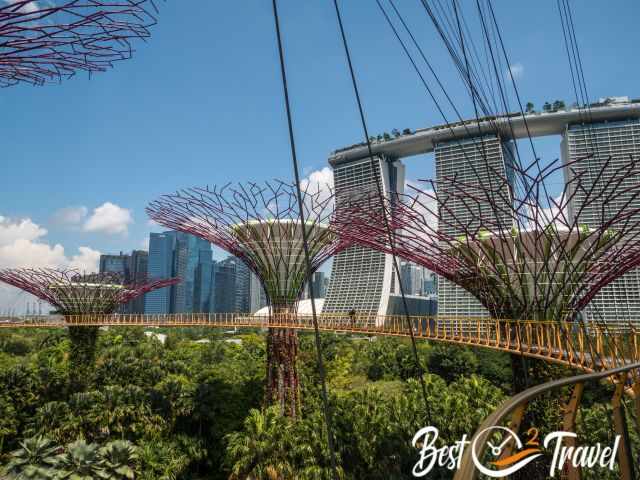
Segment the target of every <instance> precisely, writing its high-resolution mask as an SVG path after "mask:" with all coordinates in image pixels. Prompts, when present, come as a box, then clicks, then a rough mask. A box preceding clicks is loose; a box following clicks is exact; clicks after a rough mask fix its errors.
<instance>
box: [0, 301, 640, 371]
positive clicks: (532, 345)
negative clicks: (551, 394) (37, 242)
mask: <svg viewBox="0 0 640 480" xmlns="http://www.w3.org/2000/svg"><path fill="white" fill-rule="evenodd" d="M318 323H319V327H320V330H323V331H331V332H345V333H354V334H362V335H375V336H398V337H408V336H410V331H409V328H408V325H407V321H406V318H405V317H401V316H356V317H351V316H349V315H347V314H345V315H337V314H322V315H319V317H318ZM410 323H411V327H412V328H413V335H414V336H415V337H416V338H417V339H424V340H433V341H439V342H447V343H454V344H460V345H469V346H475V347H481V348H489V349H492V350H500V351H505V352H509V353H517V354H521V355H524V356H526V357H532V358H539V359H542V360H545V361H549V362H553V363H558V364H562V365H565V366H569V367H573V368H577V369H580V370H583V371H585V372H595V371H603V370H609V369H612V368H617V367H621V366H624V365H628V364H630V363H634V362H637V361H640V333H639V332H637V331H636V330H635V329H632V328H630V329H629V330H626V331H624V332H620V331H619V332H611V331H607V329H606V328H603V327H601V326H599V325H597V324H589V323H585V324H577V323H567V322H564V323H563V322H551V321H519V320H518V321H515V320H495V319H490V318H471V317H439V316H436V317H410ZM67 326H142V327H174V328H181V327H182V328H184V327H210V328H234V329H235V328H292V329H300V330H309V329H313V320H312V317H311V316H310V315H278V316H276V317H273V318H271V319H269V318H268V317H256V316H249V315H246V314H238V313H231V314H224V313H223V314H172V315H117V314H114V315H79V316H67V317H62V316H37V317H29V318H7V317H5V318H2V317H0V328H63V327H67Z"/></svg>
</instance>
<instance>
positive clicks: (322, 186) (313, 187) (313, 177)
mask: <svg viewBox="0 0 640 480" xmlns="http://www.w3.org/2000/svg"><path fill="white" fill-rule="evenodd" d="M300 188H301V189H302V191H307V192H309V193H310V194H312V195H315V194H316V193H317V192H319V193H320V194H319V195H318V201H320V202H323V201H325V200H326V199H327V198H329V197H330V196H332V195H333V170H331V168H329V167H324V168H322V169H320V170H314V171H313V172H311V173H310V174H309V175H307V177H306V178H303V179H302V180H300ZM333 207H334V202H333V199H332V201H331V202H329V203H328V204H327V213H328V212H330V211H331V210H330V209H333Z"/></svg>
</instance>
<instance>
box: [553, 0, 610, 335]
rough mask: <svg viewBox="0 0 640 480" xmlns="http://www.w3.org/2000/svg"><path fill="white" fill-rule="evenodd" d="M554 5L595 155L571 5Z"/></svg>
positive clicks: (595, 145) (591, 118)
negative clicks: (556, 8)
mask: <svg viewBox="0 0 640 480" xmlns="http://www.w3.org/2000/svg"><path fill="white" fill-rule="evenodd" d="M556 5H557V7H558V13H559V16H560V23H561V26H562V34H563V38H564V44H565V50H566V53H567V60H568V63H569V69H570V72H571V82H572V85H573V90H574V94H575V97H576V102H579V103H582V104H583V105H584V107H585V109H586V110H587V112H586V116H587V122H585V119H584V118H583V116H582V109H581V107H580V105H579V104H578V111H579V112H580V120H581V122H582V124H583V125H584V124H585V123H588V125H589V127H588V128H587V131H588V132H589V135H588V136H589V139H590V141H591V147H592V149H593V150H594V151H592V154H593V153H595V155H597V156H599V152H598V146H597V142H596V141H594V134H593V126H592V121H593V117H592V114H591V106H590V104H589V97H588V94H587V88H586V81H585V80H584V70H583V69H582V62H581V59H580V56H579V50H578V45H577V39H576V36H575V27H574V26H573V15H572V14H571V7H570V5H569V4H568V2H565V1H564V0H562V6H561V0H556ZM574 68H575V75H574ZM576 81H577V83H578V86H576ZM590 163H591V162H588V164H587V166H588V167H591V166H592V165H590ZM601 221H602V222H604V212H602V217H601ZM598 313H599V312H598ZM598 316H600V318H602V316H601V315H598ZM597 323H600V325H599V326H601V327H603V328H605V329H607V328H608V327H607V326H606V324H605V323H604V322H598V321H597Z"/></svg>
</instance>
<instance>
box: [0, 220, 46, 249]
mask: <svg viewBox="0 0 640 480" xmlns="http://www.w3.org/2000/svg"><path fill="white" fill-rule="evenodd" d="M46 234H47V231H46V230H45V229H44V228H41V227H40V226H39V225H36V224H35V223H33V222H32V221H31V219H29V218H26V219H23V220H18V221H11V220H9V219H8V218H6V217H3V216H1V215H0V247H3V246H6V245H10V244H12V243H13V242H15V241H16V240H18V239H24V240H29V241H31V240H35V239H37V238H39V237H42V236H44V235H46Z"/></svg>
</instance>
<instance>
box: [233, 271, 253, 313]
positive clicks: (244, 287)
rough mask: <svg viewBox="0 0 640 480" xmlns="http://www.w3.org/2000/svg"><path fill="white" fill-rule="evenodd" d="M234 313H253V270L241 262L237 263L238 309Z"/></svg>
mask: <svg viewBox="0 0 640 480" xmlns="http://www.w3.org/2000/svg"><path fill="white" fill-rule="evenodd" d="M234 311H236V312H250V311H251V270H249V267H247V265H246V264H245V263H244V262H242V261H240V260H237V262H236V308H235V310H234Z"/></svg>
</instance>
